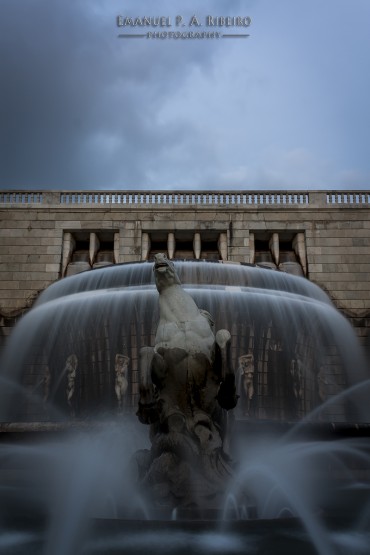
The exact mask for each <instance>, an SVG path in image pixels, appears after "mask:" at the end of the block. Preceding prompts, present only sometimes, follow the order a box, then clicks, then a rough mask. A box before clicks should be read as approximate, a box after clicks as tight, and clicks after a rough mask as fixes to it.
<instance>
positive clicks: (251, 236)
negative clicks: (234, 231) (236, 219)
mask: <svg viewBox="0 0 370 555" xmlns="http://www.w3.org/2000/svg"><path fill="white" fill-rule="evenodd" d="M255 258H256V247H255V244H254V233H252V232H249V263H250V264H254V261H255Z"/></svg>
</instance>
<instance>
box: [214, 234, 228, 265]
mask: <svg viewBox="0 0 370 555" xmlns="http://www.w3.org/2000/svg"><path fill="white" fill-rule="evenodd" d="M217 247H218V252H219V255H220V258H221V260H227V254H228V253H227V235H226V233H220V235H219V237H218V241H217Z"/></svg>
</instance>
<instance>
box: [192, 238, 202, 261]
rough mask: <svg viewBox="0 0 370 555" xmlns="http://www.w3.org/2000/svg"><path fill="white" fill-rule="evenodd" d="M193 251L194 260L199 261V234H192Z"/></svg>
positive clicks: (200, 247)
mask: <svg viewBox="0 0 370 555" xmlns="http://www.w3.org/2000/svg"><path fill="white" fill-rule="evenodd" d="M193 251H194V256H195V259H196V260H199V259H200V254H201V252H202V240H201V238H200V233H198V232H197V233H194V239H193Z"/></svg>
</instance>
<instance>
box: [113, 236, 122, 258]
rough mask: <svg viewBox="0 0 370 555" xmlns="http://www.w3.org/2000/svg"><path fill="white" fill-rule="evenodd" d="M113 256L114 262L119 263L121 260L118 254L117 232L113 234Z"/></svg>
mask: <svg viewBox="0 0 370 555" xmlns="http://www.w3.org/2000/svg"><path fill="white" fill-rule="evenodd" d="M113 256H114V263H115V264H119V263H120V262H121V259H120V255H119V233H115V234H114V243H113Z"/></svg>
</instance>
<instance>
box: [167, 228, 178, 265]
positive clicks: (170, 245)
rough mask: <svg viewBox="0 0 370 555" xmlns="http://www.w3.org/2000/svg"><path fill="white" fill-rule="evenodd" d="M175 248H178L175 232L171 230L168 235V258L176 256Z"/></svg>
mask: <svg viewBox="0 0 370 555" xmlns="http://www.w3.org/2000/svg"><path fill="white" fill-rule="evenodd" d="M175 248H176V241H175V234H174V233H172V232H170V233H169V234H168V236H167V253H168V258H169V259H170V260H172V259H173V257H174V254H175Z"/></svg>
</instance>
